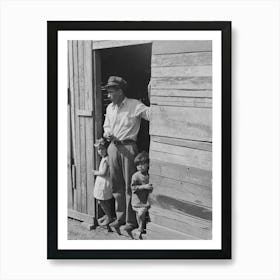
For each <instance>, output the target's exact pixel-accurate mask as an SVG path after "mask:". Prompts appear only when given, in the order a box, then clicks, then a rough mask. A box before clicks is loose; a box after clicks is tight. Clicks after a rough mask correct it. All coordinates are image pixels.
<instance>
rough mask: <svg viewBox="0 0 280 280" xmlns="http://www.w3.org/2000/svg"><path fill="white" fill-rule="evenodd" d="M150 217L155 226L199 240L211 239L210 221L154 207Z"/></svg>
mask: <svg viewBox="0 0 280 280" xmlns="http://www.w3.org/2000/svg"><path fill="white" fill-rule="evenodd" d="M150 216H151V220H152V222H153V223H155V224H158V225H162V226H165V227H168V228H172V229H175V230H177V231H179V232H183V233H186V234H190V235H192V236H195V237H197V238H199V239H205V240H208V239H211V238H212V222H211V221H207V220H204V219H199V218H196V217H193V216H190V215H184V214H181V213H179V212H174V211H170V210H166V209H163V208H161V207H157V206H155V205H152V207H151V210H150Z"/></svg>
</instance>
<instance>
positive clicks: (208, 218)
mask: <svg viewBox="0 0 280 280" xmlns="http://www.w3.org/2000/svg"><path fill="white" fill-rule="evenodd" d="M151 107H152V110H151V112H152V116H151V123H150V135H151V143H150V158H151V167H150V176H151V183H153V185H154V191H153V194H152V196H151V200H152V203H153V206H152V208H151V216H152V221H153V222H155V223H157V224H160V225H163V226H166V227H169V228H172V229H175V230H177V231H180V232H185V233H187V234H191V235H193V236H194V237H196V238H198V239H211V236H212V230H211V228H212V43H211V41H172V42H170V41H154V43H153V48H152V77H151Z"/></svg>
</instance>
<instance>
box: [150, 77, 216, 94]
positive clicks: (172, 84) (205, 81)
mask: <svg viewBox="0 0 280 280" xmlns="http://www.w3.org/2000/svg"><path fill="white" fill-rule="evenodd" d="M151 88H152V91H153V89H187V90H212V77H166V78H152V79H151Z"/></svg>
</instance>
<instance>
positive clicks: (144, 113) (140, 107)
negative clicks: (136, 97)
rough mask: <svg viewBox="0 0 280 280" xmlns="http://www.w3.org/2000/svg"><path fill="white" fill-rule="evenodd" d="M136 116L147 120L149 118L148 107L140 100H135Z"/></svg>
mask: <svg viewBox="0 0 280 280" xmlns="http://www.w3.org/2000/svg"><path fill="white" fill-rule="evenodd" d="M135 115H136V117H140V118H143V119H145V120H147V121H149V120H150V107H148V106H146V105H144V104H143V103H142V102H140V101H139V102H137V104H136V109H135Z"/></svg>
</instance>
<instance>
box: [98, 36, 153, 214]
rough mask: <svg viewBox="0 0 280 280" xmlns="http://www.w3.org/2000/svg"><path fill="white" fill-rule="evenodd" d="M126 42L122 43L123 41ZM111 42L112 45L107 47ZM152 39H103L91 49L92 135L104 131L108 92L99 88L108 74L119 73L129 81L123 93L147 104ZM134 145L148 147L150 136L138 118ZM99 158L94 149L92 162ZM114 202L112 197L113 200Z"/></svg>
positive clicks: (146, 122)
mask: <svg viewBox="0 0 280 280" xmlns="http://www.w3.org/2000/svg"><path fill="white" fill-rule="evenodd" d="M124 44H125V43H124ZM110 46H112V47H110ZM151 48H152V46H151V43H148V44H139V45H138V44H136V45H133V44H131V42H129V46H126V45H122V46H118V47H115V42H114V41H112V45H110V43H108V42H106V47H105V48H103V49H96V50H93V71H94V77H93V91H94V99H95V101H94V104H95V105H94V108H95V110H94V111H95V136H96V138H100V137H101V136H102V133H103V123H104V119H105V113H106V108H107V106H108V104H109V103H110V100H109V99H108V96H107V92H106V91H105V90H103V91H102V90H101V85H105V84H106V83H107V81H108V78H109V77H110V76H120V77H122V78H124V79H125V80H126V81H127V83H128V90H127V92H126V96H127V97H128V98H133V99H138V100H140V101H142V102H143V103H144V104H146V105H148V106H149V105H150V103H149V99H148V90H147V86H148V84H149V81H150V77H151ZM137 146H138V149H139V152H140V151H143V150H145V151H147V152H148V151H149V147H150V136H149V122H148V121H146V120H141V127H140V131H139V133H138V139H137ZM99 161H100V158H99V156H98V155H97V153H95V164H96V166H98V165H99ZM112 204H113V206H114V200H112ZM96 212H97V213H98V214H97V216H98V217H99V216H100V215H102V210H101V209H100V207H98V206H97V205H96Z"/></svg>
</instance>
